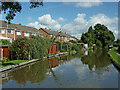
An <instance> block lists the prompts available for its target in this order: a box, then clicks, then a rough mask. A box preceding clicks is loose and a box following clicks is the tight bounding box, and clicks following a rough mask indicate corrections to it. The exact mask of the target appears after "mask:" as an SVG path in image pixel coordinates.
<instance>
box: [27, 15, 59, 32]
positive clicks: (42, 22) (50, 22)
mask: <svg viewBox="0 0 120 90" xmlns="http://www.w3.org/2000/svg"><path fill="white" fill-rule="evenodd" d="M28 25H29V26H33V27H36V28H38V29H39V28H45V27H46V28H50V29H52V30H59V29H60V28H61V25H60V24H59V23H58V22H57V21H56V20H54V19H52V17H51V15H50V14H46V15H43V16H41V17H39V18H38V22H34V23H29V24H28Z"/></svg>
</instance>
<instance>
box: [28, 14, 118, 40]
mask: <svg viewBox="0 0 120 90" xmlns="http://www.w3.org/2000/svg"><path fill="white" fill-rule="evenodd" d="M59 19H61V21H63V20H64V18H62V17H61V18H58V19H57V20H54V19H52V17H51V15H50V14H46V15H43V16H41V17H39V18H38V21H37V22H34V23H29V24H28V25H29V26H34V27H36V28H38V29H39V28H45V27H46V28H49V29H52V30H60V28H61V25H60V24H59V22H58V20H59ZM97 23H100V24H104V25H105V26H107V27H108V29H110V30H111V31H113V32H114V35H115V36H116V38H117V35H118V25H117V24H118V18H117V17H113V18H111V17H108V16H106V15H104V14H96V15H94V16H91V17H90V18H89V19H86V14H85V13H78V14H77V17H76V18H75V19H74V20H73V22H72V23H67V24H65V25H63V26H62V31H63V32H67V33H68V34H71V35H74V36H75V37H77V38H80V37H81V34H82V33H83V32H87V31H88V28H89V27H90V26H94V25H96V24H97Z"/></svg>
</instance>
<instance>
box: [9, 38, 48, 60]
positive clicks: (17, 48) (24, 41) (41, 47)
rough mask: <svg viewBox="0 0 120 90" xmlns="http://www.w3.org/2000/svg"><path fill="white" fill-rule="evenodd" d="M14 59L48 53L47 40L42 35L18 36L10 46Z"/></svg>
mask: <svg viewBox="0 0 120 90" xmlns="http://www.w3.org/2000/svg"><path fill="white" fill-rule="evenodd" d="M9 49H10V51H11V54H12V59H13V60H30V59H38V58H42V57H44V56H45V55H46V54H47V44H46V41H45V40H44V39H43V38H41V37H40V36H32V37H30V38H29V39H28V38H18V39H17V40H15V41H14V42H13V43H12V44H11V46H10V47H9Z"/></svg>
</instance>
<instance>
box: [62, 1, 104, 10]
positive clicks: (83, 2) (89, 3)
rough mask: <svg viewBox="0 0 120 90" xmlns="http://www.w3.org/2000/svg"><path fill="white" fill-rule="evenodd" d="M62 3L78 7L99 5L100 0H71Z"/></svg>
mask: <svg viewBox="0 0 120 90" xmlns="http://www.w3.org/2000/svg"><path fill="white" fill-rule="evenodd" d="M73 2H74V3H73ZM64 3H65V4H71V5H74V6H75V7H77V8H79V7H82V8H90V7H94V6H99V5H101V4H102V1H101V0H79V1H78V2H75V1H74V0H73V1H72V0H71V2H66V1H64Z"/></svg>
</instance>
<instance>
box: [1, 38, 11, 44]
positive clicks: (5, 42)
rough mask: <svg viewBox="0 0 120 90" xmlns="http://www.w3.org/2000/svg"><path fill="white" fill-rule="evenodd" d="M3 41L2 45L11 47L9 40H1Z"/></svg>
mask: <svg viewBox="0 0 120 90" xmlns="http://www.w3.org/2000/svg"><path fill="white" fill-rule="evenodd" d="M0 41H1V43H2V45H9V44H11V43H10V41H8V40H3V39H2V40H0Z"/></svg>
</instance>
